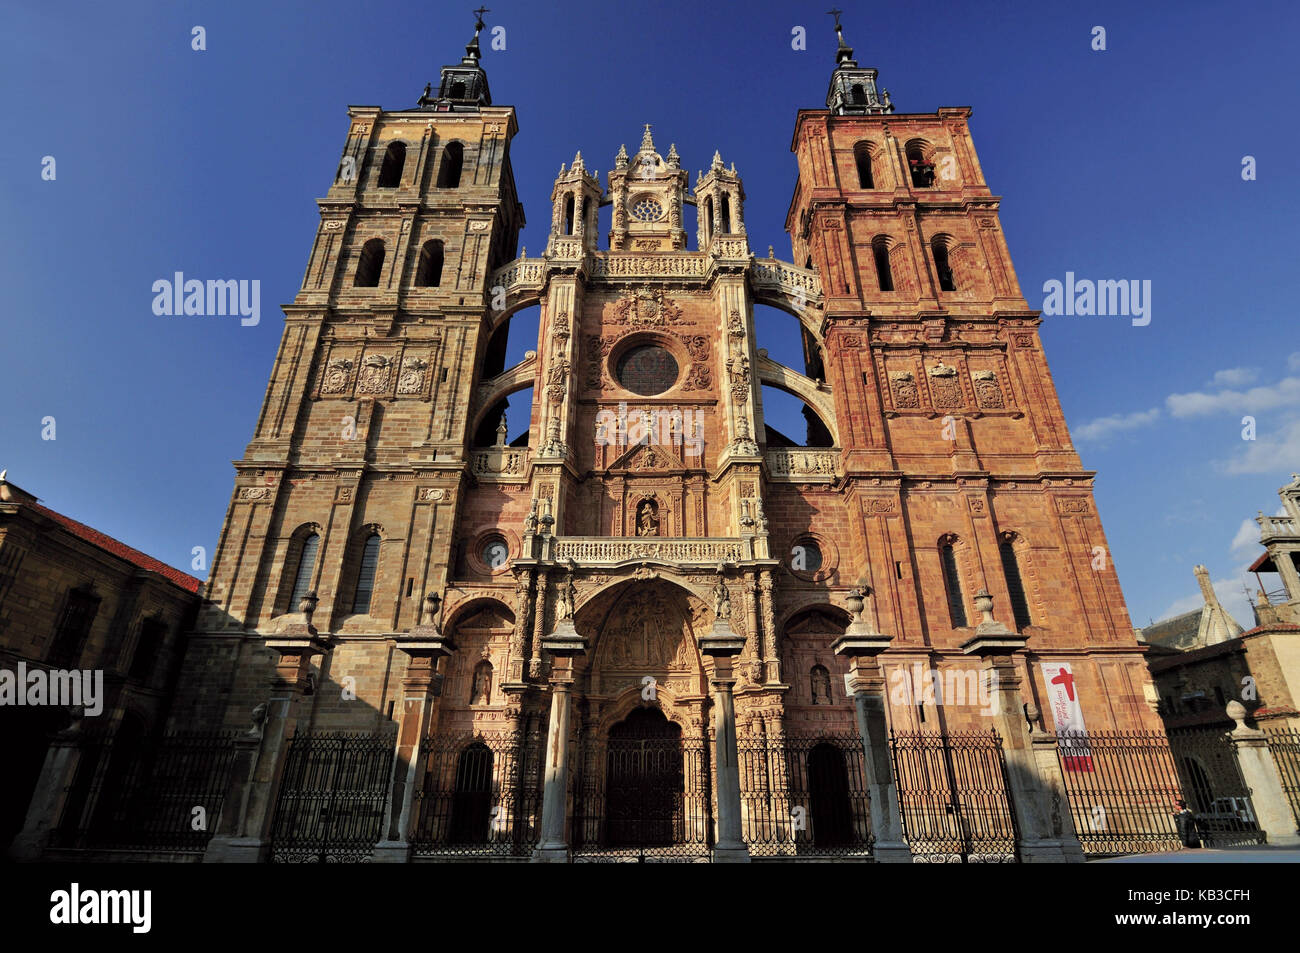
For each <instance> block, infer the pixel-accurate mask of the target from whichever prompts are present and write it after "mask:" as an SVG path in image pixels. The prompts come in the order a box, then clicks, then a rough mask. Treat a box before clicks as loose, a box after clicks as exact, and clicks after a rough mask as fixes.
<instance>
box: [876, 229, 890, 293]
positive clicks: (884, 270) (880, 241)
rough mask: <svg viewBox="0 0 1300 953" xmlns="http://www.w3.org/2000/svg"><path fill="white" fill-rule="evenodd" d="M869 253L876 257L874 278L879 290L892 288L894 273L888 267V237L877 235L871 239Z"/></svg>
mask: <svg viewBox="0 0 1300 953" xmlns="http://www.w3.org/2000/svg"><path fill="white" fill-rule="evenodd" d="M871 254H872V256H874V257H875V259H876V280H877V281H878V282H879V283H880V290H881V291H893V290H894V273H893V271H892V270H890V267H889V239H887V238H885V236H883V235H877V236H876V237H875V238H874V239H872V241H871Z"/></svg>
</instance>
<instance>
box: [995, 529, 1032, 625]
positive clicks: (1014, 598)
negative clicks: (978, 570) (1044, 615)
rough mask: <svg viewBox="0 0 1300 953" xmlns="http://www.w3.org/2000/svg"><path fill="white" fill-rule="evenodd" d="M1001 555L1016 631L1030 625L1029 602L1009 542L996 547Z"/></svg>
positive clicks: (1012, 547)
mask: <svg viewBox="0 0 1300 953" xmlns="http://www.w3.org/2000/svg"><path fill="white" fill-rule="evenodd" d="M998 551H999V552H1000V553H1001V554H1002V574H1003V575H1004V576H1006V577H1007V594H1008V595H1010V596H1011V613H1012V615H1013V616H1015V620H1016V629H1017V631H1019V630H1020V629H1023V628H1025V627H1026V626H1029V625H1032V624H1033V623H1032V621H1031V620H1030V618H1029V600H1027V599H1026V598H1025V586H1024V583H1023V582H1022V581H1021V579H1020V564H1019V563H1018V562H1017V561H1016V548H1015V546H1014V545H1013V544H1012V542H1011V540H1009V539H1004V540H1003V541H1002V542H1001V543H1000V544H999V545H998Z"/></svg>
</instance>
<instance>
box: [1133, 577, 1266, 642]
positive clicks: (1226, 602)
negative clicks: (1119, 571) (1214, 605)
mask: <svg viewBox="0 0 1300 953" xmlns="http://www.w3.org/2000/svg"><path fill="white" fill-rule="evenodd" d="M1245 579H1246V576H1245V575H1244V574H1242V575H1238V576H1231V577H1229V578H1227V579H1212V580H1210V584H1211V585H1213V586H1214V594H1215V595H1216V596H1218V597H1219V604H1220V605H1221V606H1223V608H1225V609H1227V610H1228V615H1230V616H1232V617H1233V618H1234V619H1236V620H1237V624H1238V625H1240V626H1241V627H1242V628H1243V629H1250V628H1254V626H1255V614H1254V613H1253V612H1252V611H1251V609H1250V599H1249V598H1248V597H1247V595H1246V592H1245V590H1244V589H1242V588H1241V586H1242V582H1243V581H1244V580H1245ZM1203 605H1205V600H1204V599H1202V598H1201V591H1200V589H1199V588H1198V589H1197V590H1196V592H1195V593H1194V594H1193V595H1190V596H1183V597H1182V598H1181V599H1175V600H1174V601H1173V602H1171V603H1170V604H1169V608H1167V609H1165V611H1164V612H1163V613H1161V614H1160V615H1158V616H1156V620H1155V621H1157V622H1163V621H1164V620H1165V619H1169V618H1172V617H1173V616H1176V615H1182V614H1183V613H1184V612H1191V611H1192V610H1193V609H1199V608H1200V607H1201V606H1203Z"/></svg>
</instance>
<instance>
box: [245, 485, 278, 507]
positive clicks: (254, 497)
mask: <svg viewBox="0 0 1300 953" xmlns="http://www.w3.org/2000/svg"><path fill="white" fill-rule="evenodd" d="M271 495H272V490H271V488H270V487H269V486H241V487H240V488H239V499H240V500H242V501H244V502H247V503H256V502H259V501H260V500H269V499H270V498H271Z"/></svg>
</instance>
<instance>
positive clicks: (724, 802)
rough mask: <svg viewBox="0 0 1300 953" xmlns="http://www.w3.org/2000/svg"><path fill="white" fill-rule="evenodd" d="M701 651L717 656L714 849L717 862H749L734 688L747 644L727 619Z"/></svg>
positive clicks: (715, 625)
mask: <svg viewBox="0 0 1300 953" xmlns="http://www.w3.org/2000/svg"><path fill="white" fill-rule="evenodd" d="M699 642H700V652H702V653H703V654H704V655H708V656H710V657H711V658H712V659H713V676H712V678H711V679H710V682H709V684H710V686H711V687H712V688H713V704H714V711H715V713H716V714H715V720H714V733H715V736H716V740H715V750H714V765H715V768H716V771H717V776H718V842H717V844H715V845H714V848H713V859H714V861H715V862H716V863H748V862H749V848H748V847H746V846H745V842H744V840H743V839H742V836H741V824H740V755H739V752H738V751H737V750H736V706H735V699H734V698H733V697H732V688H733V686H734V685H735V684H736V677H735V675H734V673H733V672H732V666H733V663H734V660H735V657H736V656H737V655H739V654H740V653H741V651H742V650H743V649H744V647H745V640H744V639H743V638H741V637H740V636H739V635H737V634H736V633H735V632H734V631H732V628H731V626H730V624H728V623H727V621H726V620H725V619H719V620H717V621H715V622H714V623H713V628H712V629H710V631H709V634H708V635H705V636H702V637H701V638H700V640H699Z"/></svg>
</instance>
